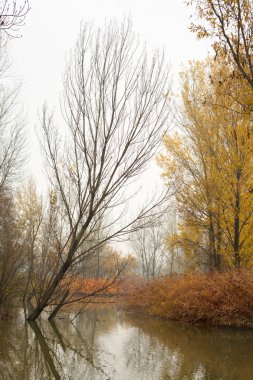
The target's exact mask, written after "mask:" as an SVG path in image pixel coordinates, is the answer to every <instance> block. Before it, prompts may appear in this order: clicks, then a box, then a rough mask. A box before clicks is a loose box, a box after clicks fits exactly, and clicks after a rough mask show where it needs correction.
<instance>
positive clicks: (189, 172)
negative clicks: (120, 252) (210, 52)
mask: <svg viewBox="0 0 253 380" xmlns="http://www.w3.org/2000/svg"><path fill="white" fill-rule="evenodd" d="M182 79H183V91H182V99H183V106H182V110H181V113H180V118H179V121H180V123H179V130H180V132H179V133H178V134H175V135H174V136H168V135H166V136H165V138H164V145H165V148H166V151H167V152H166V154H164V155H161V156H160V157H159V164H160V166H161V167H162V168H163V170H164V172H163V176H164V177H165V178H166V180H167V181H169V182H171V181H173V182H174V184H175V186H176V188H177V197H176V198H177V204H178V209H179V212H180V217H181V225H180V229H179V237H178V242H179V244H180V246H181V248H182V249H183V250H184V252H185V254H186V256H188V257H191V258H194V260H192V262H193V263H194V265H195V266H196V265H200V264H201V265H203V263H204V264H205V265H207V266H208V267H209V268H220V267H221V265H223V266H224V265H225V266H227V265H229V266H236V267H240V266H241V265H243V266H248V265H250V264H251V262H252V258H253V252H252V244H253V170H252V169H253V145H252V138H253V135H252V133H253V131H252V120H251V119H252V115H251V112H249V111H248V107H247V106H245V104H244V102H242V100H246V101H247V102H248V103H250V102H251V94H252V92H251V90H250V89H249V85H248V82H247V81H246V80H242V78H241V77H233V76H232V75H231V71H230V67H229V66H226V65H225V64H223V63H221V62H219V63H218V62H216V63H214V62H212V61H211V60H209V59H208V60H206V61H205V62H204V63H203V62H195V63H192V64H191V66H190V68H189V70H188V71H186V72H185V73H183V74H182Z"/></svg>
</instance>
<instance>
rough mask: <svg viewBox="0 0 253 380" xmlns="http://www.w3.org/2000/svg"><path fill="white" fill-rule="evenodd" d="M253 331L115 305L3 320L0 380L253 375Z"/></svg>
mask: <svg viewBox="0 0 253 380" xmlns="http://www.w3.org/2000/svg"><path fill="white" fill-rule="evenodd" d="M252 350H253V332H251V331H239V330H238V331H236V330H231V329H213V328H203V327H202V328H200V327H192V326H185V325H181V324H179V323H175V322H166V321H159V320H154V319H144V318H141V317H135V316H133V315H131V314H124V313H119V312H115V311H108V310H107V311H106V310H100V311H98V312H97V311H95V310H93V311H92V310H89V311H87V312H86V313H84V314H82V315H79V316H78V318H77V319H76V320H75V321H74V322H73V323H70V322H69V321H68V320H56V321H53V322H48V321H47V320H45V321H43V320H41V321H40V323H39V324H37V323H35V322H33V323H30V324H25V323H24V322H23V321H22V320H18V319H17V321H15V322H14V321H11V322H6V321H2V322H0V379H4V380H5V379H8V380H9V379H10V380H12V379H13V380H14V379H15V380H19V379H20V380H21V379H22V380H23V379H25V380H32V379H34V380H50V379H71V380H72V379H73V380H79V379H80V380H85V379H87V380H104V379H111V380H128V379H130V380H135V379H136V380H137V379H138V380H144V379H145V380H159V379H161V380H191V379H192V380H197V379H198V380H202V379H203V380H223V379H224V380H225V379H227V380H239V379H243V380H251V379H252V373H253V364H251V352H252Z"/></svg>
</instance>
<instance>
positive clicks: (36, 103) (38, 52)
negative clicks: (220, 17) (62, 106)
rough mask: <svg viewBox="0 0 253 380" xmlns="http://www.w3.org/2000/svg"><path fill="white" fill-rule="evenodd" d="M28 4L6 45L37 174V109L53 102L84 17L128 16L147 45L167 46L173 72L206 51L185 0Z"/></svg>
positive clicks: (61, 0) (32, 0) (56, 0)
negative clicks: (195, 32)
mask: <svg viewBox="0 0 253 380" xmlns="http://www.w3.org/2000/svg"><path fill="white" fill-rule="evenodd" d="M30 5H31V11H30V12H29V14H28V15H27V19H26V25H25V26H24V27H22V29H20V33H21V34H22V38H20V39H14V40H12V41H11V42H10V45H11V58H12V61H13V66H12V71H13V72H14V73H15V74H17V75H18V76H19V78H20V79H21V80H22V82H23V91H22V100H23V102H24V109H25V111H26V115H27V130H28V134H29V143H30V145H31V146H32V147H31V158H32V162H33V164H32V165H31V168H32V172H33V174H34V175H35V176H36V177H37V178H38V177H39V176H40V171H41V168H39V167H38V162H39V153H38V146H37V145H36V144H35V142H34V141H35V140H34V126H35V124H36V123H37V113H38V110H39V109H40V107H41V105H42V103H43V102H44V101H47V103H48V104H49V105H50V106H52V107H54V106H56V105H57V102H58V95H59V92H60V91H61V79H62V73H63V70H64V65H65V55H66V53H67V52H68V51H69V49H70V48H71V46H73V45H74V43H75V41H76V37H77V34H78V30H79V26H80V22H81V21H82V20H83V21H93V22H94V23H95V24H99V25H103V24H104V22H105V19H111V18H116V19H118V20H122V19H123V17H124V16H125V15H126V16H128V15H130V16H131V18H132V21H133V29H134V30H135V31H136V32H137V33H138V34H139V36H140V38H141V40H143V41H146V44H147V49H148V50H152V49H154V48H165V50H166V54H167V58H168V61H169V62H170V63H171V66H172V71H173V73H174V77H175V73H176V72H178V71H180V65H181V64H182V63H186V62H187V61H188V60H189V59H201V58H203V57H204V56H206V54H207V45H206V42H203V41H201V42H200V41H197V40H196V38H195V36H194V35H193V34H191V33H190V32H189V30H188V26H189V22H190V20H189V17H190V9H189V8H187V7H186V5H185V4H184V1H183V0H156V1H154V0H135V1H134V0H89V1H85V0H72V1H71V2H70V1H66V0H43V1H39V0H30ZM38 168H39V170H38Z"/></svg>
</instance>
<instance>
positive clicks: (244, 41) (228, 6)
mask: <svg viewBox="0 0 253 380" xmlns="http://www.w3.org/2000/svg"><path fill="white" fill-rule="evenodd" d="M187 3H188V5H194V6H195V9H196V12H194V13H195V15H196V16H197V20H196V22H193V23H192V24H191V26H190V29H191V31H192V32H194V33H196V35H197V38H199V39H202V38H207V37H208V38H211V40H212V43H213V47H214V50H215V53H216V56H217V57H221V58H222V59H223V60H226V62H227V63H228V64H231V65H232V66H234V69H235V70H236V71H238V72H239V73H240V75H242V77H243V78H244V79H246V81H247V82H248V83H249V85H250V87H251V88H253V3H252V1H250V0H189V1H188V2H187ZM233 73H234V74H235V71H232V75H233Z"/></svg>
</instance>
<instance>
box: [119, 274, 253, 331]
mask: <svg viewBox="0 0 253 380" xmlns="http://www.w3.org/2000/svg"><path fill="white" fill-rule="evenodd" d="M123 294H124V295H123V296H122V297H121V300H120V304H121V307H122V308H123V309H124V310H127V311H134V312H138V313H142V314H144V315H147V316H152V317H158V318H162V319H169V320H175V321H181V322H187V323H191V324H204V325H209V326H224V327H225V326H227V327H237V328H250V329H252V328H253V276H252V271H250V270H245V269H241V270H231V271H228V272H222V273H218V272H214V273H212V274H202V273H194V274H187V275H182V276H172V277H166V278H162V279H155V280H153V281H151V282H146V281H144V280H143V281H141V280H140V279H138V281H137V280H136V281H133V280H131V281H130V280H129V281H127V283H125V284H124V289H123Z"/></svg>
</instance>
